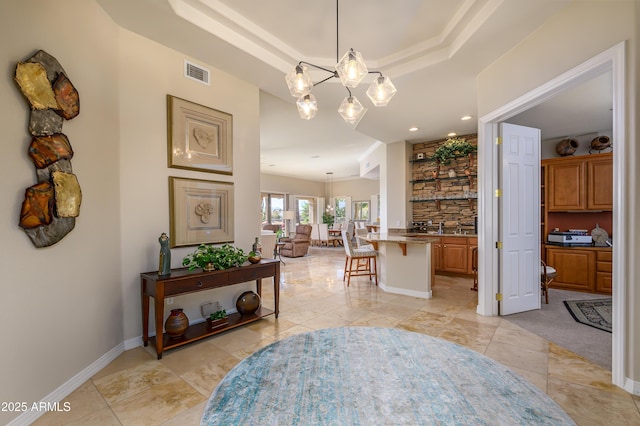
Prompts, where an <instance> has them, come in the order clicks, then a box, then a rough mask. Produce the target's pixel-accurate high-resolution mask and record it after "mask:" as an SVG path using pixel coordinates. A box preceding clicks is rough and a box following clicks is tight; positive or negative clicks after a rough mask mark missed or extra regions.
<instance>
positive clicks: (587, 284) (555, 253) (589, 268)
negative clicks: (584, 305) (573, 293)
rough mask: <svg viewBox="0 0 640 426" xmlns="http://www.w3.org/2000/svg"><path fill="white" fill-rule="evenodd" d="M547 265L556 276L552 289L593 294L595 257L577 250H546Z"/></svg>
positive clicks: (592, 254)
mask: <svg viewBox="0 0 640 426" xmlns="http://www.w3.org/2000/svg"><path fill="white" fill-rule="evenodd" d="M547 264H548V265H549V266H553V267H554V268H555V269H556V271H557V272H558V275H557V276H556V278H555V279H554V280H553V282H552V283H551V287H552V288H561V289H565V290H578V291H588V292H593V291H594V290H595V275H596V255H595V252H593V251H590V250H580V249H578V248H555V247H548V248H547Z"/></svg>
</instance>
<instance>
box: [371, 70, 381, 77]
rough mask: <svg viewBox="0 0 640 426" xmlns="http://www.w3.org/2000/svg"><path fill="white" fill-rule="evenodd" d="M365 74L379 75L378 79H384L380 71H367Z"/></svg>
mask: <svg viewBox="0 0 640 426" xmlns="http://www.w3.org/2000/svg"><path fill="white" fill-rule="evenodd" d="M367 74H380V77H384V76H383V75H382V73H381V72H380V71H369V72H367Z"/></svg>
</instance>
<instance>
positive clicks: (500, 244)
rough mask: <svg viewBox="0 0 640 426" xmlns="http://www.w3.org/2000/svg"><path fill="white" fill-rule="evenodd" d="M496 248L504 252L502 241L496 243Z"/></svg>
mask: <svg viewBox="0 0 640 426" xmlns="http://www.w3.org/2000/svg"><path fill="white" fill-rule="evenodd" d="M496 248H497V249H499V250H502V241H496Z"/></svg>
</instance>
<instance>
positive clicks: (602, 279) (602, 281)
mask: <svg viewBox="0 0 640 426" xmlns="http://www.w3.org/2000/svg"><path fill="white" fill-rule="evenodd" d="M611 283H612V279H611V272H596V293H603V294H611V289H612V286H611Z"/></svg>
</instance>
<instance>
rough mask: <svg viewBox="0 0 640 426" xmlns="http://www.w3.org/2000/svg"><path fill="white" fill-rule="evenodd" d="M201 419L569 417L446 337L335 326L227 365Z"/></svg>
mask: <svg viewBox="0 0 640 426" xmlns="http://www.w3.org/2000/svg"><path fill="white" fill-rule="evenodd" d="M201 424H202V425H240V424H242V425H244V424H247V425H254V424H265V425H266V424H269V425H272V424H284V425H297V424H304V425H307V424H313V425H319V424H321V425H360V424H362V425H370V424H371V425H373V424H385V425H386V424H394V425H398V424H410V425H416V424H447V425H449V424H464V425H467V424H469V425H471V424H473V425H481V424H491V425H494V424H496V425H497V424H500V425H516V424H522V425H525V424H526V425H529V424H535V425H563V424H569V425H572V424H574V423H573V421H572V420H571V418H570V417H569V416H568V415H566V413H564V411H562V409H561V408H560V407H559V406H558V405H557V404H556V403H555V402H554V401H553V400H551V399H550V398H549V397H548V396H547V395H545V394H544V393H543V392H541V391H540V390H539V389H538V388H536V387H535V386H533V385H531V384H530V383H529V382H527V381H526V380H524V379H523V378H521V377H520V376H518V375H516V374H515V373H513V372H512V371H511V370H509V369H507V368H506V367H504V366H502V365H501V364H498V363H497V362H495V361H493V360H491V359H489V358H488V357H485V356H484V355H481V354H479V353H477V352H475V351H472V350H469V349H466V348H464V347H462V346H459V345H457V344H454V343H451V342H448V341H446V340H442V339H438V338H435V337H431V336H426V335H423V334H419V333H412V332H408V331H404V330H398V329H392V328H378V327H340V328H330V329H322V330H319V331H313V332H309V333H303V334H298V335H295V336H292V337H289V338H287V339H284V340H281V341H278V342H275V343H273V344H271V345H269V346H266V347H264V348H263V349H261V350H259V351H258V352H256V353H254V354H253V355H251V356H249V357H248V358H246V359H245V360H243V361H242V362H241V363H240V364H238V365H237V366H236V367H234V368H233V369H232V370H231V371H230V372H229V373H228V374H227V376H226V377H225V378H224V379H223V380H222V381H221V382H220V384H219V385H218V387H217V388H216V389H215V390H214V392H213V394H212V396H211V398H210V399H209V402H208V404H207V406H206V408H205V410H204V414H203V417H202V421H201Z"/></svg>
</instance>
